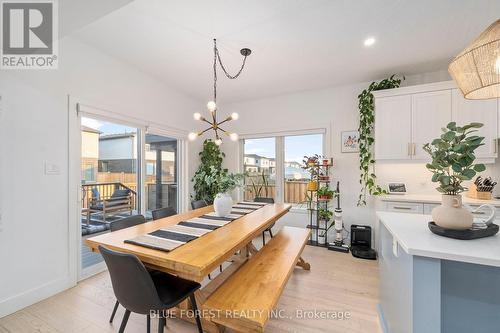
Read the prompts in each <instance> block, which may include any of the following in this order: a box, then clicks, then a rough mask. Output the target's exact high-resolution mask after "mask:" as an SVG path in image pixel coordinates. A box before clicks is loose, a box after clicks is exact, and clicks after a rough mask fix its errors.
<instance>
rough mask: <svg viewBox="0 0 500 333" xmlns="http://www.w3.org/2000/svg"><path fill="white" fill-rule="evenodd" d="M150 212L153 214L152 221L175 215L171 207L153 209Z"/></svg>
mask: <svg viewBox="0 0 500 333" xmlns="http://www.w3.org/2000/svg"><path fill="white" fill-rule="evenodd" d="M151 214H152V215H153V221H154V220H158V219H162V218H164V217H169V216H172V215H175V214H177V212H176V211H175V209H173V208H172V207H165V208H159V209H155V210H153V211H152V212H151Z"/></svg>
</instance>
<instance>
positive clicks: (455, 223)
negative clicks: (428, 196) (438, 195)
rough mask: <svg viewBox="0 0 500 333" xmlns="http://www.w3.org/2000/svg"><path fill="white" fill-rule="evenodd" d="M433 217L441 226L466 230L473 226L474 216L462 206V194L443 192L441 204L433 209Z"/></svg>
mask: <svg viewBox="0 0 500 333" xmlns="http://www.w3.org/2000/svg"><path fill="white" fill-rule="evenodd" d="M432 219H433V220H434V223H436V224H437V225H438V226H440V227H443V228H447V229H456V230H465V229H469V228H470V227H471V226H472V222H473V220H474V217H473V216H472V214H471V213H470V212H469V211H468V210H467V209H465V208H463V207H462V196H461V195H447V194H443V196H442V202H441V206H438V207H436V208H434V209H433V210H432Z"/></svg>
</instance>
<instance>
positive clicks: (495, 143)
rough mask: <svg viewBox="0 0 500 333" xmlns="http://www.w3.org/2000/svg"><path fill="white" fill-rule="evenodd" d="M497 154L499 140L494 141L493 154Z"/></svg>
mask: <svg viewBox="0 0 500 333" xmlns="http://www.w3.org/2000/svg"><path fill="white" fill-rule="evenodd" d="M496 153H497V139H493V154H496Z"/></svg>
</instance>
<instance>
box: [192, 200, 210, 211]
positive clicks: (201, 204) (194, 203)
mask: <svg viewBox="0 0 500 333" xmlns="http://www.w3.org/2000/svg"><path fill="white" fill-rule="evenodd" d="M206 206H208V205H207V202H206V201H205V200H194V201H191V208H193V209H198V208H202V207H206Z"/></svg>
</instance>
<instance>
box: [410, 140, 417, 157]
mask: <svg viewBox="0 0 500 333" xmlns="http://www.w3.org/2000/svg"><path fill="white" fill-rule="evenodd" d="M411 154H412V155H413V156H415V155H416V154H417V145H416V144H415V143H412V144H411Z"/></svg>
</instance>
